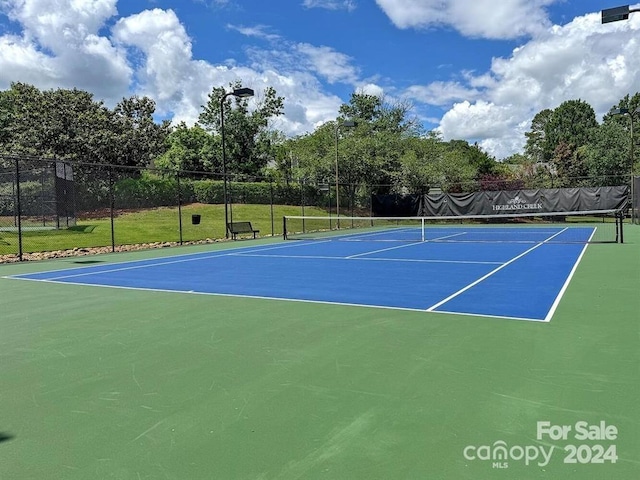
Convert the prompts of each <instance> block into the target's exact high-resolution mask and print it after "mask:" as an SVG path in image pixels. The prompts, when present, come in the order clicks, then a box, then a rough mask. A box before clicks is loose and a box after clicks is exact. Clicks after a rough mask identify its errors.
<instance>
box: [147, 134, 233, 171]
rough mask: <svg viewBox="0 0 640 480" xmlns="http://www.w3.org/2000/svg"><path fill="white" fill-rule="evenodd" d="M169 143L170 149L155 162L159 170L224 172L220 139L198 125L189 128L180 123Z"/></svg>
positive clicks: (168, 138)
mask: <svg viewBox="0 0 640 480" xmlns="http://www.w3.org/2000/svg"><path fill="white" fill-rule="evenodd" d="M167 143H168V145H169V148H168V149H167V151H166V152H165V153H164V154H162V155H161V156H160V157H159V158H158V159H157V160H156V161H155V166H156V167H158V168H161V169H163V170H169V171H178V170H181V171H187V172H211V171H221V170H222V167H221V160H220V156H219V155H217V153H218V151H219V138H218V137H214V136H213V135H210V134H209V133H207V132H206V131H205V130H204V129H203V128H202V127H201V126H200V125H198V124H196V125H194V126H193V127H188V126H187V125H186V123H184V122H181V123H179V124H178V125H177V126H176V127H175V128H174V130H173V131H172V132H171V133H170V134H169V135H168V137H167ZM191 175H194V174H191Z"/></svg>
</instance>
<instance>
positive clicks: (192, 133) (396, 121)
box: [0, 82, 640, 198]
mask: <svg viewBox="0 0 640 480" xmlns="http://www.w3.org/2000/svg"><path fill="white" fill-rule="evenodd" d="M240 85H241V82H237V83H234V84H230V85H229V87H230V88H231V89H234V88H238V87H239V86H240ZM227 91H228V90H227V88H225V87H214V88H212V90H211V92H210V93H209V95H208V98H207V102H206V103H205V105H203V106H202V109H201V112H200V115H199V118H198V122H197V123H196V124H195V125H192V126H189V125H186V124H185V123H180V124H178V125H175V126H172V125H171V124H170V122H169V121H166V120H164V121H156V120H155V118H154V115H155V114H156V104H155V102H154V101H153V99H151V98H148V97H138V96H132V97H130V98H123V99H122V100H121V101H120V102H118V104H117V105H116V106H115V107H114V108H108V107H107V106H105V105H104V103H103V102H101V101H97V100H95V99H94V98H93V96H92V94H90V93H88V92H86V91H81V90H77V89H71V90H70V89H53V90H44V91H42V90H39V89H38V88H36V87H34V86H32V85H28V84H25V83H13V84H12V85H11V87H10V88H9V89H8V90H5V91H0V154H5V155H6V154H11V155H29V156H38V157H55V158H57V159H64V160H69V161H77V162H82V165H83V166H82V167H80V168H79V170H78V172H79V175H80V177H81V176H82V175H91V174H92V173H95V172H98V171H100V169H101V168H102V167H101V166H102V165H117V166H123V167H135V168H137V169H139V170H138V171H141V170H142V169H145V168H146V169H150V168H153V169H155V170H156V171H159V172H165V174H171V172H176V171H181V172H189V173H188V174H187V175H188V176H191V177H192V178H194V179H197V178H200V177H203V176H205V175H209V176H210V175H214V176H217V178H219V179H221V178H222V172H223V165H222V163H223V162H222V135H221V123H220V119H221V113H223V114H224V126H225V147H226V148H225V150H226V156H225V158H226V172H227V173H228V175H229V176H230V177H231V178H233V179H235V180H242V181H260V180H266V179H268V180H270V181H273V182H277V183H278V184H283V185H289V184H291V183H296V184H303V185H315V186H318V187H321V186H323V185H331V184H335V183H336V181H337V182H338V183H339V184H340V188H341V193H343V194H347V195H349V197H350V198H353V197H355V195H356V193H357V192H358V191H360V192H366V193H367V194H370V193H389V192H397V193H427V192H429V191H433V189H434V188H439V189H441V190H442V191H447V192H462V191H472V190H499V189H517V188H540V187H550V186H556V187H560V186H582V185H593V186H597V185H605V184H626V183H628V181H629V174H630V172H631V169H632V165H633V164H634V163H635V162H634V163H632V159H631V158H630V151H631V150H630V129H631V128H632V122H633V121H634V120H635V119H636V117H637V115H636V117H634V116H633V115H632V114H629V115H616V114H615V111H616V109H619V110H620V109H621V110H622V111H628V112H635V110H636V109H637V108H638V107H639V106H640V93H636V94H635V95H633V96H629V95H627V96H625V97H624V98H622V99H621V100H620V101H619V102H618V104H617V105H614V106H612V108H611V110H610V111H609V113H608V114H607V115H605V117H604V119H603V121H602V122H601V123H598V121H597V119H596V115H595V112H594V110H593V108H592V107H591V106H590V105H589V104H588V103H587V102H584V101H582V100H568V101H566V102H564V103H562V104H561V105H559V106H558V107H557V108H555V109H545V110H543V111H541V112H539V113H538V114H537V115H535V117H534V118H533V121H532V123H531V128H530V130H529V131H528V132H527V133H526V146H525V148H524V151H523V152H521V153H518V154H515V155H512V156H511V157H509V158H506V159H502V160H500V161H498V160H497V159H495V158H494V157H492V156H490V155H489V154H487V153H486V152H484V151H483V150H482V149H481V148H479V147H478V146H477V145H476V144H470V143H468V142H467V141H464V140H451V141H444V140H443V139H442V137H441V136H440V135H438V134H437V133H436V132H433V131H431V132H426V131H424V130H423V128H422V127H421V124H420V122H419V121H418V119H417V118H416V116H415V115H413V113H412V106H411V105H410V104H409V103H406V102H390V101H388V100H387V99H385V98H384V97H381V96H374V95H369V94H365V93H353V94H352V95H351V97H350V99H349V101H348V102H347V103H345V104H343V105H342V106H341V107H340V109H339V112H338V116H337V118H335V119H334V120H333V121H329V122H326V123H324V124H322V125H320V126H319V127H317V128H316V129H315V130H314V131H313V132H310V133H307V134H304V135H300V136H297V137H294V138H288V137H286V136H285V135H284V134H283V133H282V132H280V131H278V130H277V129H275V128H274V126H273V125H274V120H276V119H277V117H279V116H281V115H283V114H284V105H285V99H284V98H283V97H282V96H279V95H278V94H277V92H276V90H275V89H274V88H272V87H268V88H266V89H264V90H263V91H262V92H257V93H258V94H257V96H256V98H255V99H254V100H253V103H252V108H249V100H248V99H246V98H237V97H234V96H230V95H226V92H227ZM223 98H224V100H223ZM221 101H223V104H222V107H223V108H222V110H223V112H221ZM625 109H626V110H625ZM629 117H630V118H629ZM636 153H637V152H636ZM633 160H635V159H633Z"/></svg>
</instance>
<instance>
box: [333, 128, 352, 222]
mask: <svg viewBox="0 0 640 480" xmlns="http://www.w3.org/2000/svg"><path fill="white" fill-rule="evenodd" d="M355 126H356V122H354V121H353V120H345V121H344V122H342V123H339V122H337V121H336V226H337V227H338V228H340V174H339V170H338V157H339V154H338V137H339V133H340V127H346V128H354V127H355Z"/></svg>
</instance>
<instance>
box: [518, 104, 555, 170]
mask: <svg viewBox="0 0 640 480" xmlns="http://www.w3.org/2000/svg"><path fill="white" fill-rule="evenodd" d="M552 115H553V110H551V109H548V108H546V109H544V110H542V111H541V112H538V113H537V114H536V115H535V116H534V117H533V120H532V121H531V130H530V131H528V132H526V133H525V134H524V135H525V137H527V143H526V146H525V149H524V151H525V154H526V155H527V156H528V157H529V158H531V159H532V160H533V161H535V162H542V161H544V146H545V128H546V126H547V123H549V119H550V118H551V116H552Z"/></svg>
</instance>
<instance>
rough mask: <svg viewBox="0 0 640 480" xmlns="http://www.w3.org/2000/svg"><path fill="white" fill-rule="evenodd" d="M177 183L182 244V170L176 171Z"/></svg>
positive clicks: (179, 229) (179, 228)
mask: <svg viewBox="0 0 640 480" xmlns="http://www.w3.org/2000/svg"><path fill="white" fill-rule="evenodd" d="M176 183H177V185H178V231H179V232H180V245H182V195H181V194H182V189H181V188H180V171H177V172H176Z"/></svg>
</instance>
